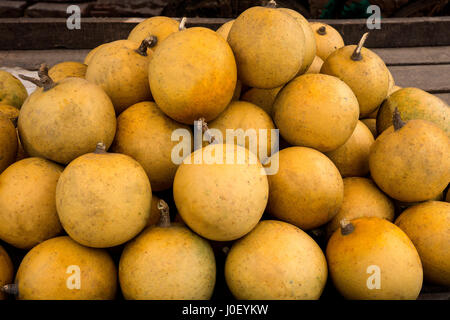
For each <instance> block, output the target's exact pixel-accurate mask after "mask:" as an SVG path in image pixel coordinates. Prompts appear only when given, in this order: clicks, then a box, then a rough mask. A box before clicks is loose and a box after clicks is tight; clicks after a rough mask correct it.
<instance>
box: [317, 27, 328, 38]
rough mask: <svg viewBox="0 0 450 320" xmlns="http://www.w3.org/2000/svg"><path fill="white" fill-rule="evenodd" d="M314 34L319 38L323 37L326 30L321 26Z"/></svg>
mask: <svg viewBox="0 0 450 320" xmlns="http://www.w3.org/2000/svg"><path fill="white" fill-rule="evenodd" d="M316 32H317V33H318V34H320V35H321V36H324V35H326V34H327V28H326V27H325V26H321V27H320V28H319V29H317V31H316Z"/></svg>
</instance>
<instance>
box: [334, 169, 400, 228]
mask: <svg viewBox="0 0 450 320" xmlns="http://www.w3.org/2000/svg"><path fill="white" fill-rule="evenodd" d="M363 217H378V218H382V219H386V220H389V221H393V220H394V204H393V203H392V201H391V200H390V199H389V198H388V197H387V196H386V195H385V194H384V193H383V192H381V191H380V190H379V189H378V188H377V186H376V185H375V184H374V183H373V182H372V180H370V179H367V178H359V177H352V178H345V179H344V201H343V202H342V206H341V208H340V209H339V212H338V213H337V214H336V215H335V216H334V217H333V219H332V220H331V221H330V222H329V223H328V224H327V229H326V231H327V235H328V236H331V234H332V233H333V232H334V231H335V230H336V229H338V228H339V225H340V222H341V221H342V220H344V219H346V220H348V221H350V220H353V219H357V218H363Z"/></svg>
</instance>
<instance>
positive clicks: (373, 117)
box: [364, 106, 381, 119]
mask: <svg viewBox="0 0 450 320" xmlns="http://www.w3.org/2000/svg"><path fill="white" fill-rule="evenodd" d="M380 107H381V106H380ZM380 107H378V108H376V109H375V110H374V111H373V112H371V113H369V114H368V115H366V116H364V117H365V118H368V119H376V118H377V115H378V111H379V110H380Z"/></svg>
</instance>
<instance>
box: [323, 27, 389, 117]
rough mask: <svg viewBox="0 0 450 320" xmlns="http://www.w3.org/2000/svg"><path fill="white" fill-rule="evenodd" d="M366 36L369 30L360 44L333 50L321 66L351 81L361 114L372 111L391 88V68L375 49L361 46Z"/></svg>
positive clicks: (332, 74)
mask: <svg viewBox="0 0 450 320" xmlns="http://www.w3.org/2000/svg"><path fill="white" fill-rule="evenodd" d="M366 38H367V33H366V34H364V36H363V37H362V38H361V41H360V42H359V44H358V46H355V45H350V46H345V47H343V48H340V49H338V50H336V51H335V52H333V53H332V54H331V55H330V56H329V57H328V58H327V59H326V60H324V61H325V62H324V63H323V66H322V69H321V70H320V72H321V73H324V74H329V75H331V76H335V77H338V78H339V79H341V80H342V81H344V82H345V83H346V84H348V85H349V87H350V88H351V89H352V90H353V92H354V93H355V95H356V97H357V98H358V103H359V109H360V114H361V117H364V116H366V115H368V114H370V113H371V112H373V111H374V110H375V109H376V108H377V107H378V106H379V105H380V104H381V103H382V102H383V100H384V99H386V97H387V95H388V92H389V70H388V68H387V67H386V65H385V64H384V62H383V60H381V58H380V57H379V56H378V55H377V54H376V53H374V52H373V51H371V50H369V49H366V48H363V47H362V46H363V44H364V41H365V40H366Z"/></svg>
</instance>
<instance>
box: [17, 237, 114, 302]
mask: <svg viewBox="0 0 450 320" xmlns="http://www.w3.org/2000/svg"><path fill="white" fill-rule="evenodd" d="M77 277H79V278H78V279H79V285H80V286H79V288H78V289H77V284H78V282H77V280H78V279H77ZM116 277H117V270H116V267H115V265H114V262H113V260H112V259H111V257H110V256H109V255H108V253H107V252H106V251H104V250H101V249H93V248H87V247H84V246H82V245H79V244H78V243H76V242H75V241H73V240H72V239H70V238H69V237H57V238H53V239H50V240H47V241H44V242H43V243H41V244H39V245H37V246H36V247H34V248H33V249H31V250H30V251H29V252H28V253H27V255H26V256H25V258H24V259H23V260H22V263H21V264H20V266H19V270H18V271H17V275H16V281H15V282H16V284H17V285H18V290H19V295H18V297H17V298H18V299H19V300H111V299H114V297H115V294H116V288H117V278H116Z"/></svg>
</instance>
